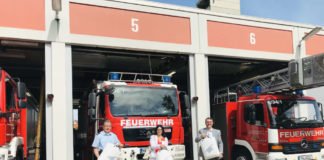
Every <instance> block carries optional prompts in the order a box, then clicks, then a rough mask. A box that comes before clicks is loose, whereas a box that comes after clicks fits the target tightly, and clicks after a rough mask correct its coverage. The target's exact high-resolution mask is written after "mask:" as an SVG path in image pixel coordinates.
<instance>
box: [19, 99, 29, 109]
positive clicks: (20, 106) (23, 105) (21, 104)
mask: <svg viewBox="0 0 324 160" xmlns="http://www.w3.org/2000/svg"><path fill="white" fill-rule="evenodd" d="M18 106H19V108H26V107H27V103H26V101H25V100H23V99H19V100H18Z"/></svg>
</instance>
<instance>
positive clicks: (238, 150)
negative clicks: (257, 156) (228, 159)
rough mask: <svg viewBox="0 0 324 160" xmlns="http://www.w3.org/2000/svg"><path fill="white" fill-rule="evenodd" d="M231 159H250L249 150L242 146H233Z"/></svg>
mask: <svg viewBox="0 0 324 160" xmlns="http://www.w3.org/2000/svg"><path fill="white" fill-rule="evenodd" d="M232 160H252V155H251V153H250V152H249V150H247V149H245V148H243V147H235V148H234V149H233V153H232Z"/></svg>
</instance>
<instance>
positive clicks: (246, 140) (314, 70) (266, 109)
mask: <svg viewBox="0 0 324 160" xmlns="http://www.w3.org/2000/svg"><path fill="white" fill-rule="evenodd" d="M323 60H324V56H323V55H318V56H313V57H307V58H304V59H303V60H302V63H297V62H292V63H290V65H289V68H288V69H283V70H280V71H276V72H273V73H269V74H266V75H262V76H257V77H255V78H251V79H248V80H245V81H241V82H239V83H236V84H233V85H230V86H228V87H225V88H223V89H220V90H217V91H216V92H215V96H214V101H215V104H214V105H213V106H212V112H211V113H212V117H214V118H215V119H217V123H215V124H216V126H215V127H216V128H220V129H221V131H222V136H223V140H224V141H225V143H224V144H225V147H224V148H225V153H224V154H225V159H234V160H257V159H268V160H311V159H312V160H313V159H324V125H323V117H322V116H323V108H322V105H321V104H320V103H317V102H316V100H315V99H314V98H312V97H307V96H304V95H303V91H302V90H300V89H309V88H315V87H318V86H321V85H323V84H324V61H323ZM298 65H302V68H303V70H302V71H299V70H298V69H297V68H298ZM300 72H302V73H303V75H302V76H300V77H302V78H303V80H302V81H300V80H299V79H298V76H296V75H298V74H299V73H300ZM296 77H297V78H296ZM297 82H302V83H297ZM224 115H226V116H224Z"/></svg>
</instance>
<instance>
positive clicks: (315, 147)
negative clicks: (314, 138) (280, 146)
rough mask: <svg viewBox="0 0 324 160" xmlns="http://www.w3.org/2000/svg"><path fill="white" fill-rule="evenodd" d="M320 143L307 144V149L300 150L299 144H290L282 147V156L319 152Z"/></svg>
mask: <svg viewBox="0 0 324 160" xmlns="http://www.w3.org/2000/svg"><path fill="white" fill-rule="evenodd" d="M320 150H321V142H308V145H307V147H305V148H302V147H301V143H290V144H285V145H284V150H283V152H284V154H294V153H309V152H320Z"/></svg>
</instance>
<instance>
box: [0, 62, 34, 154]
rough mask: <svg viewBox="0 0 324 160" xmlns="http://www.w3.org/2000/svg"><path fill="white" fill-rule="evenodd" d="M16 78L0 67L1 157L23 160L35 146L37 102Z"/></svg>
mask: <svg viewBox="0 0 324 160" xmlns="http://www.w3.org/2000/svg"><path fill="white" fill-rule="evenodd" d="M16 80H17V79H15V78H12V77H11V76H10V75H9V74H8V73H7V72H6V71H5V70H3V69H1V68H0V160H10V159H17V160H22V159H24V158H26V157H27V156H28V155H29V152H30V149H33V148H34V140H35V135H36V120H37V111H38V109H37V103H36V101H35V100H34V99H32V97H31V95H30V94H29V93H28V92H26V87H25V84H24V83H23V82H20V81H19V79H18V82H16Z"/></svg>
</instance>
